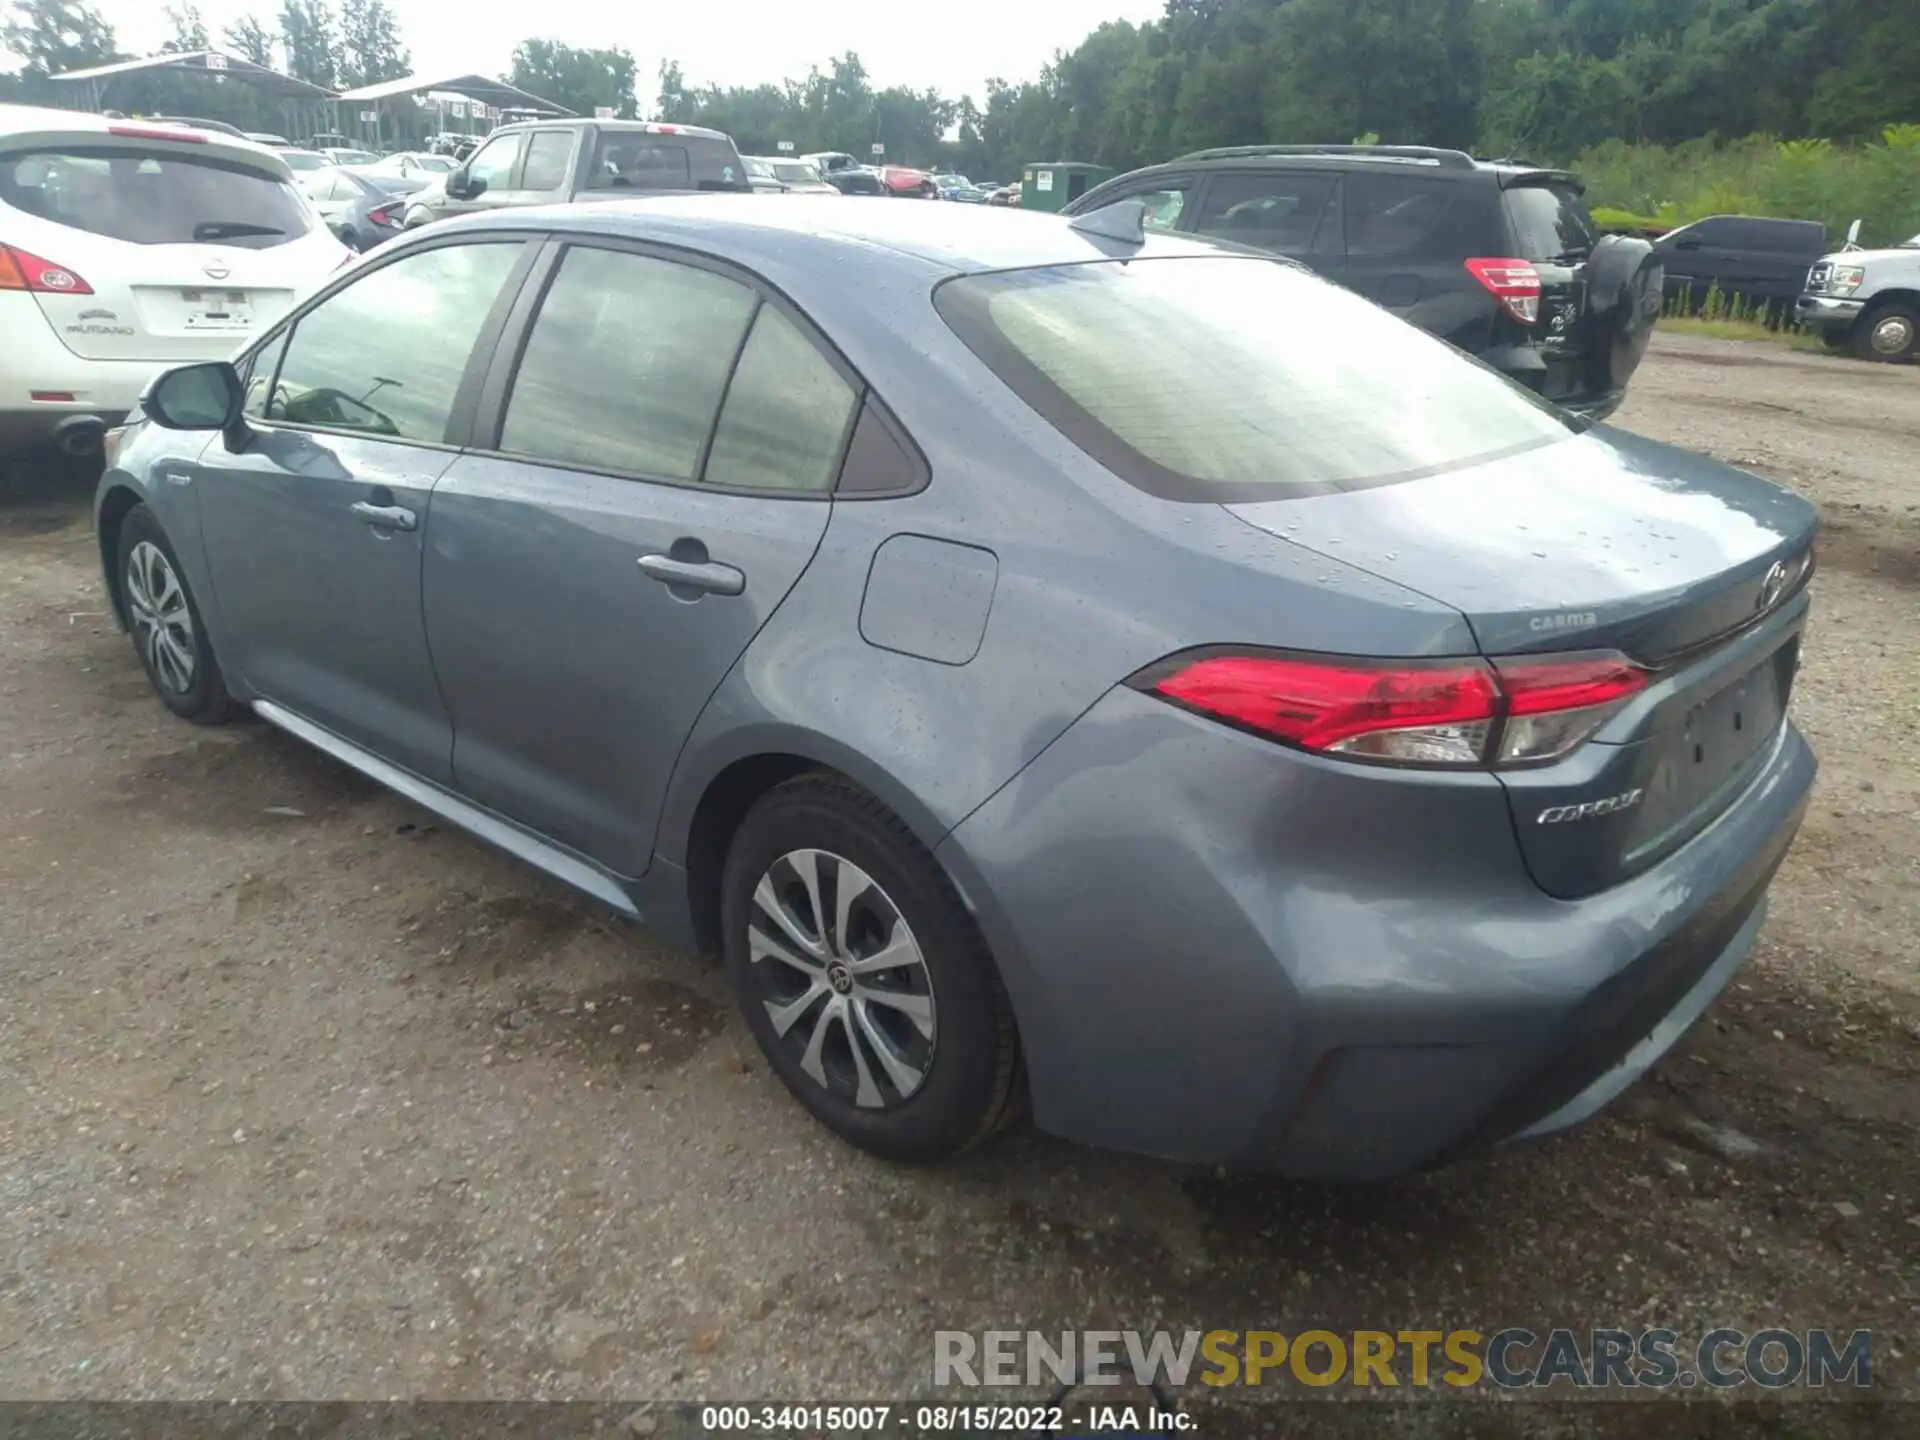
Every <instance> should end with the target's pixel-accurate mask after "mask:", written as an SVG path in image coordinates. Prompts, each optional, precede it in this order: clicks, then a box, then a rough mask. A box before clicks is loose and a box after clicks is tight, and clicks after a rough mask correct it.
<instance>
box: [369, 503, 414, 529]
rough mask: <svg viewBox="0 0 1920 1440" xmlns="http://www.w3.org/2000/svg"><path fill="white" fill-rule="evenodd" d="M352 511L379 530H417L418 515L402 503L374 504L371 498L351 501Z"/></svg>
mask: <svg viewBox="0 0 1920 1440" xmlns="http://www.w3.org/2000/svg"><path fill="white" fill-rule="evenodd" d="M353 513H354V514H356V515H358V516H359V517H360V518H361V519H362V520H364V521H366V522H367V523H368V524H369V525H373V526H376V527H377V528H379V529H381V530H418V529H419V528H420V517H419V516H418V515H415V514H414V513H413V511H411V510H409V509H408V508H407V507H406V506H404V505H376V504H374V503H373V502H372V501H371V500H356V501H354V502H353Z"/></svg>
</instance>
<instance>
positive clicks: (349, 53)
mask: <svg viewBox="0 0 1920 1440" xmlns="http://www.w3.org/2000/svg"><path fill="white" fill-rule="evenodd" d="M409 60H410V57H409V56H408V54H407V47H406V46H405V45H403V44H401V43H400V26H399V22H398V21H396V20H395V19H394V15H393V11H392V10H391V9H390V8H389V7H388V5H387V0H342V3H341V6H340V82H341V84H342V86H343V87H346V88H348V89H351V88H353V87H355V86H359V85H374V84H378V83H379V82H380V81H382V80H397V79H399V78H400V77H401V76H403V75H405V74H406V73H407V68H408V64H409Z"/></svg>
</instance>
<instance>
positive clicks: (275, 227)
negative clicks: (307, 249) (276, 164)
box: [0, 146, 313, 250]
mask: <svg viewBox="0 0 1920 1440" xmlns="http://www.w3.org/2000/svg"><path fill="white" fill-rule="evenodd" d="M0 203H3V204H5V205H8V206H10V207H11V208H13V209H15V210H18V211H20V212H22V213H23V214H27V215H32V216H35V217H36V218H38V219H41V220H49V221H52V222H53V223H54V224H56V225H65V226H68V227H70V228H72V229H75V230H84V231H86V232H87V233H88V234H90V235H102V236H105V237H106V238H108V239H110V240H123V241H126V242H127V243H128V244H131V245H196V244H198V245H224V246H231V247H233V248H236V249H242V250H270V249H272V248H273V247H274V246H276V245H285V244H286V243H287V242H288V241H290V240H297V239H299V238H300V237H301V236H303V235H305V234H307V233H308V232H309V231H310V230H312V228H313V222H312V220H311V218H310V215H309V211H308V210H307V207H306V206H305V205H304V204H302V203H301V198H300V195H299V193H298V192H296V191H295V190H294V188H293V185H292V183H291V182H290V181H286V180H281V179H279V178H277V177H275V176H272V175H269V174H266V173H264V172H262V171H259V170H254V169H251V168H250V167H248V166H246V165H242V164H236V163H233V162H230V161H226V160H220V159H215V158H214V157H212V156H205V157H202V156H186V155H176V154H173V153H171V152H166V153H155V152H153V151H145V152H143V151H140V150H135V149H124V148H119V147H107V146H101V147H97V148H92V147H76V148H69V149H59V150H30V151H26V152H24V153H22V152H18V151H16V152H12V153H10V154H8V155H7V156H5V157H4V159H0Z"/></svg>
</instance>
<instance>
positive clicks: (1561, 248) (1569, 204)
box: [1502, 185, 1720, 263]
mask: <svg viewBox="0 0 1920 1440" xmlns="http://www.w3.org/2000/svg"><path fill="white" fill-rule="evenodd" d="M1502 199H1503V203H1504V204H1505V206H1506V211H1507V224H1508V225H1509V226H1510V227H1511V229H1512V231H1513V241H1514V246H1515V249H1514V254H1515V255H1516V256H1517V257H1518V258H1520V259H1522V260H1533V261H1539V262H1548V263H1551V262H1554V261H1560V262H1562V263H1564V262H1566V261H1570V260H1579V259H1584V258H1585V257H1586V256H1587V255H1589V254H1591V253H1592V251H1593V245H1594V240H1595V238H1596V234H1595V231H1594V228H1593V216H1592V215H1590V214H1588V213H1587V202H1586V201H1585V200H1584V199H1583V198H1581V195H1580V192H1579V191H1578V190H1575V189H1574V188H1573V187H1572V186H1570V185H1514V186H1511V187H1510V188H1508V189H1507V190H1505V191H1503V192H1502ZM1708 243H1720V242H1708Z"/></svg>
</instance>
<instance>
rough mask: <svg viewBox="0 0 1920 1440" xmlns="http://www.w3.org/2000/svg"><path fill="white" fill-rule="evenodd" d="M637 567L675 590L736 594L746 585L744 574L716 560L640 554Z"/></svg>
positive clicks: (711, 593)
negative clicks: (679, 558) (677, 558)
mask: <svg viewBox="0 0 1920 1440" xmlns="http://www.w3.org/2000/svg"><path fill="white" fill-rule="evenodd" d="M640 569H641V570H642V571H643V572H644V573H645V574H646V575H647V576H649V577H650V578H652V579H654V580H658V581H659V582H660V583H661V584H662V585H668V586H671V587H673V588H674V589H677V590H704V591H706V592H707V593H708V594H710V595H738V594H740V593H741V592H742V591H744V590H745V589H746V588H747V577H746V575H745V574H744V573H743V572H741V571H739V570H736V569H734V567H733V566H731V565H722V564H721V563H720V562H719V561H717V560H706V561H692V560H676V559H674V558H673V557H672V556H671V555H642V556H641V557H640Z"/></svg>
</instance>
